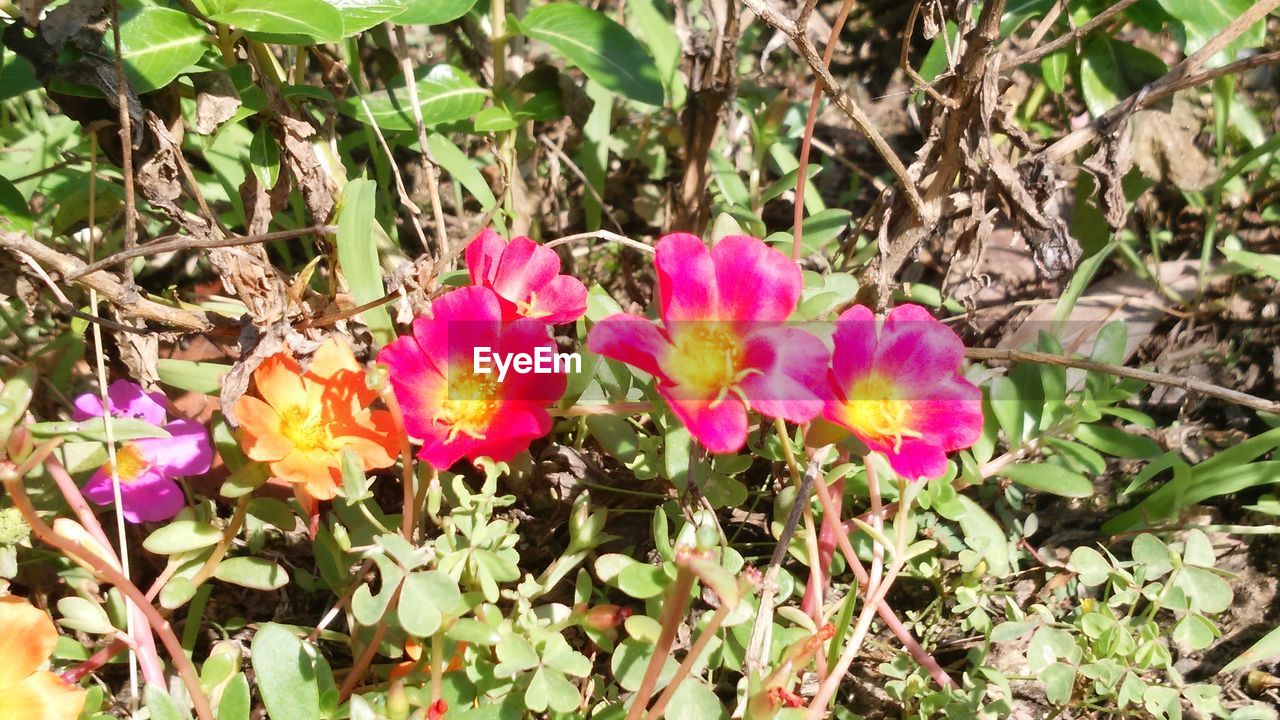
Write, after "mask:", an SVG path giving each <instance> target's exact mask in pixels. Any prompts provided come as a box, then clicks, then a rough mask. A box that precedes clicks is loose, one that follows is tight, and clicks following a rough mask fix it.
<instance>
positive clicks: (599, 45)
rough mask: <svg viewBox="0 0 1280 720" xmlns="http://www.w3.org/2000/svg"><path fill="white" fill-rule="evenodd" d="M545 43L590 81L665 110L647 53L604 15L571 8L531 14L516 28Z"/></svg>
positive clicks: (563, 4)
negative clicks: (662, 107) (661, 106)
mask: <svg viewBox="0 0 1280 720" xmlns="http://www.w3.org/2000/svg"><path fill="white" fill-rule="evenodd" d="M515 26H518V29H519V30H520V31H521V32H522V33H524V34H525V35H527V36H529V37H530V38H533V39H534V40H540V41H542V42H545V43H546V44H548V45H550V46H551V47H552V48H554V49H555V50H556V51H557V52H558V53H559V54H560V55H562V56H563V57H564V58H565V59H566V60H568V61H569V62H570V63H572V64H574V65H576V66H577V67H578V68H579V69H581V70H582V72H583V73H585V74H586V76H587V77H589V78H591V79H592V80H595V81H596V82H598V83H600V84H601V85H603V86H605V87H607V88H609V89H610V90H612V91H614V92H616V93H618V94H619V95H622V96H624V97H627V98H630V99H632V100H636V101H638V102H642V103H645V104H648V105H661V104H662V99H663V92H662V79H661V77H660V76H659V74H658V66H657V65H655V64H654V62H653V58H651V57H649V53H648V52H646V51H645V49H644V47H643V46H642V45H641V44H640V43H639V41H637V40H636V39H635V37H633V36H632V35H631V33H630V32H628V31H627V29H626V28H624V27H622V26H621V25H619V24H618V23H616V22H614V21H613V20H611V19H610V18H608V17H607V16H605V15H604V14H602V13H600V12H598V11H596V10H592V9H591V8H589V7H586V6H584V5H578V4H576V3H572V2H556V3H550V4H548V5H543V6H541V7H538V8H534V9H533V10H530V11H529V13H528V14H526V15H525V16H524V18H522V19H521V20H519V21H518V23H513V27H515Z"/></svg>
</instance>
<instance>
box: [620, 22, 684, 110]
mask: <svg viewBox="0 0 1280 720" xmlns="http://www.w3.org/2000/svg"><path fill="white" fill-rule="evenodd" d="M666 5H667V4H666V3H663V4H662V5H659V4H658V3H657V2H655V0H631V1H630V2H628V3H627V4H626V12H627V16H628V20H629V22H628V23H627V24H628V25H630V26H631V27H634V28H635V29H636V30H637V31H638V32H639V33H640V40H641V41H642V42H644V44H645V45H646V46H648V48H649V52H650V53H652V54H653V60H654V64H655V65H656V66H657V68H658V75H659V77H661V78H662V86H663V87H664V88H666V91H667V95H668V97H670V99H671V107H673V108H679V107H680V106H682V105H684V101H685V94H686V90H685V87H684V80H683V77H682V76H681V74H680V61H681V59H683V57H684V50H683V48H682V46H681V44H680V37H679V36H678V35H676V29H675V24H674V23H673V22H672V21H671V20H670V19H668V18H667V17H666V16H665V15H664V14H663V10H662V9H661V8H662V7H665V6H666Z"/></svg>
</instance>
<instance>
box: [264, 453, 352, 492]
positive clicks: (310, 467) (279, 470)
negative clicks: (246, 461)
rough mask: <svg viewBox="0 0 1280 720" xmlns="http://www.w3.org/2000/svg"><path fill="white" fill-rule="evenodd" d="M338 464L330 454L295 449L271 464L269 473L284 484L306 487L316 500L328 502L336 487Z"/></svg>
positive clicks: (334, 456)
mask: <svg viewBox="0 0 1280 720" xmlns="http://www.w3.org/2000/svg"><path fill="white" fill-rule="evenodd" d="M338 462H339V458H338V456H336V455H334V454H332V453H326V452H322V451H318V450H303V449H297V450H294V451H293V452H291V453H289V454H288V455H285V456H284V457H283V458H281V459H279V460H277V461H275V462H273V463H271V472H272V474H274V475H275V476H276V477H278V478H280V479H281V480H284V481H285V482H288V483H292V484H294V485H304V486H306V488H307V491H308V492H309V493H310V495H311V496H312V497H314V498H316V499H318V500H329V499H331V498H333V495H334V492H336V490H337V487H338V482H339V477H340V475H339V471H338V468H339V465H338Z"/></svg>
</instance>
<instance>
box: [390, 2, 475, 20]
mask: <svg viewBox="0 0 1280 720" xmlns="http://www.w3.org/2000/svg"><path fill="white" fill-rule="evenodd" d="M475 4H476V0H408V2H406V3H405V5H406V6H407V9H406V10H405V11H404V14H403V15H400V16H398V17H397V18H396V23H397V24H399V25H443V24H444V23H447V22H452V21H454V20H457V19H458V18H460V17H462V16H463V15H466V14H467V13H468V12H470V11H471V8H473V7H475Z"/></svg>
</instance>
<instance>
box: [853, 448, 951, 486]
mask: <svg viewBox="0 0 1280 720" xmlns="http://www.w3.org/2000/svg"><path fill="white" fill-rule="evenodd" d="M868 446H870V443H868ZM873 449H878V450H879V451H880V452H882V453H884V456H885V457H886V458H888V460H889V467H891V468H893V471H894V472H896V473H898V474H899V475H901V476H902V477H904V478H906V479H908V480H923V479H928V478H935V477H938V476H939V475H941V474H942V473H944V472H946V470H947V454H946V453H944V452H943V451H942V448H940V447H938V446H937V445H933V444H932V443H930V442H929V441H928V440H921V439H917V438H903V440H902V443H901V444H900V445H899V446H898V447H897V448H896V449H895V448H892V447H890V448H873Z"/></svg>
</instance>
